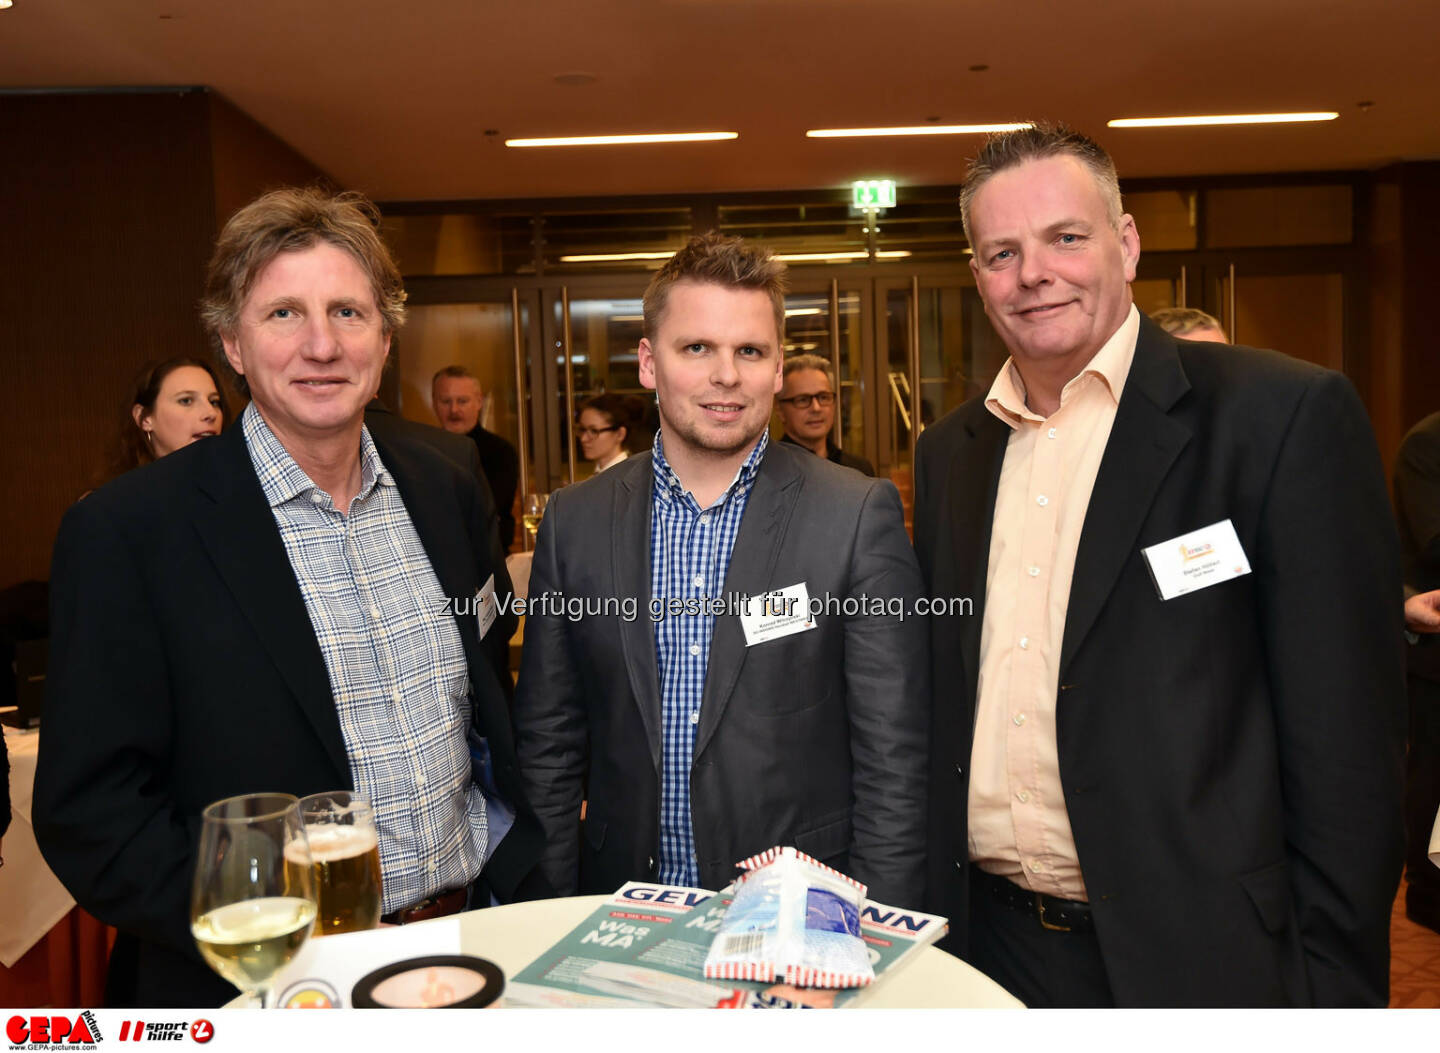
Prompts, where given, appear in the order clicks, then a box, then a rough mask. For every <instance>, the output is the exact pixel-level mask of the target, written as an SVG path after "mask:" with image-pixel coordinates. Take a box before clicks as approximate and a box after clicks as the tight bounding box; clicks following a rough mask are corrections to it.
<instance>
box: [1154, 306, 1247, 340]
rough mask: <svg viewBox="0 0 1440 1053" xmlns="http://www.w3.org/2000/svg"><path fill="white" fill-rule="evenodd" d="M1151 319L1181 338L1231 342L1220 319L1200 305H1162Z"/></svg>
mask: <svg viewBox="0 0 1440 1053" xmlns="http://www.w3.org/2000/svg"><path fill="white" fill-rule="evenodd" d="M1150 320H1151V321H1152V322H1154V323H1155V324H1156V325H1158V326H1159V327H1160V328H1161V329H1163V330H1165V332H1167V333H1169V334H1170V335H1171V336H1178V337H1179V338H1180V339H1181V340H1200V341H1203V342H1207V343H1211V344H1228V343H1229V342H1230V338H1229V337H1228V336H1226V335H1225V327H1224V326H1223V325H1221V324H1220V319H1218V318H1216V317H1215V316H1214V315H1213V314H1206V313H1205V312H1204V311H1202V310H1200V309H1199V308H1198V307H1162V308H1160V310H1158V311H1156V312H1155V313H1154V314H1152V315H1151V316H1150Z"/></svg>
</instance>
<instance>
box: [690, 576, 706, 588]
mask: <svg viewBox="0 0 1440 1053" xmlns="http://www.w3.org/2000/svg"><path fill="white" fill-rule="evenodd" d="M690 581H691V583H692V584H693V585H694V586H695V587H696V588H697V589H698V588H700V587H701V586H702V585H704V584H705V579H704V578H702V577H701V576H700V575H699V574H696V575H695V576H694V577H693V578H691V579H690Z"/></svg>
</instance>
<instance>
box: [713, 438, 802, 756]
mask: <svg viewBox="0 0 1440 1053" xmlns="http://www.w3.org/2000/svg"><path fill="white" fill-rule="evenodd" d="M783 452H785V453H788V452H789V451H783ZM780 453H781V451H777V450H776V449H775V447H774V446H773V445H772V446H771V447H770V448H768V449H767V450H766V451H765V456H764V458H763V459H762V460H761V462H760V470H759V472H758V473H757V474H756V476H755V486H754V488H753V489H752V490H751V491H750V497H749V499H748V500H747V501H746V504H745V515H744V516H743V517H742V518H741V520H740V531H739V533H738V534H737V535H736V536H735V547H734V549H732V550H731V554H730V567H729V569H728V570H727V571H726V573H725V585H724V588H723V590H722V591H723V593H724V595H725V596H759V595H762V594H764V593H765V592H768V591H769V590H770V589H771V588H773V587H774V584H775V563H776V560H777V559H778V558H779V556H780V545H781V542H783V541H784V540H785V527H786V525H787V524H788V523H789V522H790V512H791V510H792V509H793V508H794V507H795V500H796V498H797V497H798V496H799V493H800V487H799V485H798V483H799V480H800V473H799V472H798V471H797V470H796V469H795V465H794V463H793V462H792V461H790V460H789V459H788V457H785V456H781V455H780ZM791 456H794V455H791ZM799 456H805V457H808V456H812V455H811V454H808V453H802V454H800V455H799ZM794 584H796V583H795V582H793V581H787V582H784V583H783V585H782V587H788V586H790V585H794ZM746 652H747V648H746V646H745V631H744V629H743V628H742V627H741V625H740V618H739V616H738V615H734V614H722V615H719V616H717V617H716V618H715V625H714V629H713V630H712V632H711V634H710V659H709V661H708V663H707V664H706V667H705V692H704V694H703V695H702V696H701V702H700V726H699V727H698V728H697V729H696V734H695V755H696V756H697V757H698V756H699V755H700V753H701V751H702V750H704V749H705V744H706V743H708V742H709V741H710V737H711V736H712V735H714V734H715V729H716V727H718V726H719V724H720V718H721V717H722V716H724V715H725V707H726V706H727V705H728V704H729V702H730V696H731V695H732V694H734V691H735V683H736V681H737V680H739V678H740V671H741V669H743V668H744V666H745V655H746Z"/></svg>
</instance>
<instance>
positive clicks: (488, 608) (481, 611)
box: [475, 574, 500, 640]
mask: <svg viewBox="0 0 1440 1053" xmlns="http://www.w3.org/2000/svg"><path fill="white" fill-rule="evenodd" d="M499 615H500V603H499V601H498V600H496V599H495V575H494V574H491V575H490V577H489V578H488V579H487V580H486V582H485V584H484V585H482V586H481V587H480V591H479V592H477V593H476V594H475V621H476V623H477V624H478V625H479V626H480V639H482V640H483V639H485V634H486V633H488V632H489V631H490V626H492V625H494V624H495V619H496V618H497V617H499Z"/></svg>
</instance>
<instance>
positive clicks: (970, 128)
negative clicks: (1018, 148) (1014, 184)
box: [805, 121, 1032, 139]
mask: <svg viewBox="0 0 1440 1053" xmlns="http://www.w3.org/2000/svg"><path fill="white" fill-rule="evenodd" d="M1029 127H1032V126H1031V124H1030V122H1028V121H1025V122H1022V123H1020V124H917V125H910V126H905V127H897V128H812V129H811V130H810V131H808V132H806V133H805V138H807V139H852V138H856V137H858V136H871V135H984V134H985V133H987V132H1015V131H1019V130H1020V129H1021V128H1029Z"/></svg>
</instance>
